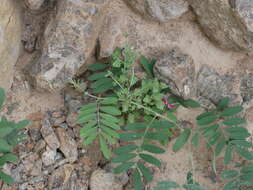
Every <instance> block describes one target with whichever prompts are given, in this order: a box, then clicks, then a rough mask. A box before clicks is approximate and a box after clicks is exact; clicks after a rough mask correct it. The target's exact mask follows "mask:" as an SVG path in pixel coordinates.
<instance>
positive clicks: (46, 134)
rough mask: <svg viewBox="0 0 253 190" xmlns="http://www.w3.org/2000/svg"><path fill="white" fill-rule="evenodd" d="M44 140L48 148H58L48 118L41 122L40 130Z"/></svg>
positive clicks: (57, 141)
mask: <svg viewBox="0 0 253 190" xmlns="http://www.w3.org/2000/svg"><path fill="white" fill-rule="evenodd" d="M40 132H41V134H42V136H43V138H44V140H45V141H46V143H47V144H48V146H50V148H51V149H53V150H56V149H57V148H59V147H60V142H59V140H58V138H57V136H56V135H55V133H54V130H53V128H52V126H51V123H50V121H49V119H48V118H45V119H44V120H43V122H42V127H41V130H40Z"/></svg>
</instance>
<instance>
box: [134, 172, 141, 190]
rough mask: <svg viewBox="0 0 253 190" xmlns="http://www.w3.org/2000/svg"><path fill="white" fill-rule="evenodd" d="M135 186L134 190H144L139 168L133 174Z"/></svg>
mask: <svg viewBox="0 0 253 190" xmlns="http://www.w3.org/2000/svg"><path fill="white" fill-rule="evenodd" d="M133 184H134V190H142V188H143V184H142V179H141V174H140V172H139V170H138V169H137V168H136V169H135V170H134V173H133Z"/></svg>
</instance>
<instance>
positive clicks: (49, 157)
mask: <svg viewBox="0 0 253 190" xmlns="http://www.w3.org/2000/svg"><path fill="white" fill-rule="evenodd" d="M55 158H56V150H52V149H51V148H49V147H47V149H46V151H45V152H44V153H43V154H42V157H41V159H42V162H43V164H44V165H45V166H50V165H52V164H54V163H55Z"/></svg>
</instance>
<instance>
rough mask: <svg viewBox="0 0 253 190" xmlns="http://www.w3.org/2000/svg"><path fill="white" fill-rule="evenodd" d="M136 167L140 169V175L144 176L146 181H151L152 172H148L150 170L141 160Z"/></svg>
mask: <svg viewBox="0 0 253 190" xmlns="http://www.w3.org/2000/svg"><path fill="white" fill-rule="evenodd" d="M137 167H138V168H139V170H140V171H141V173H142V175H143V176H144V178H145V179H146V180H147V181H148V182H151V181H152V180H153V174H152V173H151V172H150V170H149V169H148V168H147V167H146V166H145V165H144V164H143V163H141V162H138V163H137Z"/></svg>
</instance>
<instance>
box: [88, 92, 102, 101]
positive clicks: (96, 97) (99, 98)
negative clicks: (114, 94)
mask: <svg viewBox="0 0 253 190" xmlns="http://www.w3.org/2000/svg"><path fill="white" fill-rule="evenodd" d="M84 95H86V96H89V97H91V98H95V99H97V100H104V99H105V98H101V97H98V96H94V95H92V94H90V93H89V92H84Z"/></svg>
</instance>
